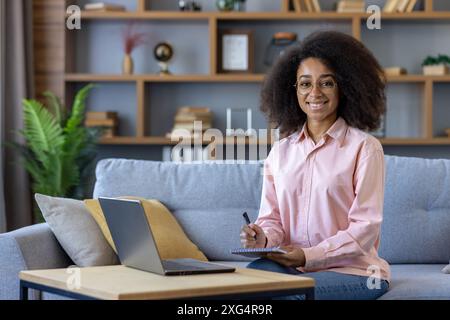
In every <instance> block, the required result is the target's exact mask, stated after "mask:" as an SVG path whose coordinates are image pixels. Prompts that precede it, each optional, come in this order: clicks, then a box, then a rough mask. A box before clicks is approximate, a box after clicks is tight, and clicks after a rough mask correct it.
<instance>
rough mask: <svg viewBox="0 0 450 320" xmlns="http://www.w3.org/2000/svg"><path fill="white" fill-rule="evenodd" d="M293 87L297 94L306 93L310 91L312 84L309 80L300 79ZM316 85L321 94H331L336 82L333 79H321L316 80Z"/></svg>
mask: <svg viewBox="0 0 450 320" xmlns="http://www.w3.org/2000/svg"><path fill="white" fill-rule="evenodd" d="M316 85H317V84H316ZM293 87H294V88H295V89H296V90H297V92H298V93H299V94H301V95H307V94H310V93H311V91H312V89H313V84H312V82H311V81H310V80H300V82H299V81H297V82H296V83H295V84H294V85H293ZM318 87H319V90H320V92H322V93H323V94H332V93H334V89H336V88H337V83H336V82H335V81H334V80H333V79H323V80H319V81H318Z"/></svg>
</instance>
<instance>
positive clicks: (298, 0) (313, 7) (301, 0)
mask: <svg viewBox="0 0 450 320" xmlns="http://www.w3.org/2000/svg"><path fill="white" fill-rule="evenodd" d="M292 7H293V8H294V11H295V12H321V11H322V10H321V8H320V3H319V0H292Z"/></svg>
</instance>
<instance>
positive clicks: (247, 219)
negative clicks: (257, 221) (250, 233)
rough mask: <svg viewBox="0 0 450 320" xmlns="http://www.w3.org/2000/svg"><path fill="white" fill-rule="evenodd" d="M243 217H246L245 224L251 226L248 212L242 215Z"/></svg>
mask: <svg viewBox="0 0 450 320" xmlns="http://www.w3.org/2000/svg"><path fill="white" fill-rule="evenodd" d="M242 216H243V217H244V219H245V223H246V224H250V223H251V222H250V218H249V217H248V214H247V212H244V213H243V214H242Z"/></svg>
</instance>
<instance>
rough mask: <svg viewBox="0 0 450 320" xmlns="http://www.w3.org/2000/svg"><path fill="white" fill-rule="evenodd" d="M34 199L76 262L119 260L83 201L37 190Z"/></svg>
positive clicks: (93, 263)
mask: <svg viewBox="0 0 450 320" xmlns="http://www.w3.org/2000/svg"><path fill="white" fill-rule="evenodd" d="M35 199H36V202H37V204H38V205H39V208H40V209H41V212H42V215H43V217H44V219H45V221H46V222H47V223H48V225H49V226H50V229H51V230H52V231H53V233H54V234H55V237H56V239H58V241H59V243H60V244H61V246H62V247H63V249H64V250H65V251H66V253H67V255H68V256H69V257H70V258H71V259H72V261H73V262H75V264H76V265H77V266H80V267H89V266H103V265H113V264H118V263H119V260H118V258H117V255H116V253H115V252H114V251H113V249H112V248H111V246H110V245H109V244H108V242H107V241H106V239H105V237H104V236H103V234H102V231H101V230H100V228H99V226H98V225H97V223H96V222H95V220H94V218H93V217H92V216H91V214H90V213H89V211H88V209H87V208H86V205H85V204H84V202H83V201H80V200H74V199H66V198H57V197H49V196H45V195H42V194H38V193H37V194H36V195H35Z"/></svg>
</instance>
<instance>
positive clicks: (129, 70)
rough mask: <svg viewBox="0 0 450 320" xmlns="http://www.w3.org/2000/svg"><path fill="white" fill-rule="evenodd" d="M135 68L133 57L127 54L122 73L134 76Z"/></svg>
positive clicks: (124, 58)
mask: <svg viewBox="0 0 450 320" xmlns="http://www.w3.org/2000/svg"><path fill="white" fill-rule="evenodd" d="M133 67H134V66H133V58H131V55H129V54H125V56H124V57H123V61H122V73H123V74H133Z"/></svg>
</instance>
